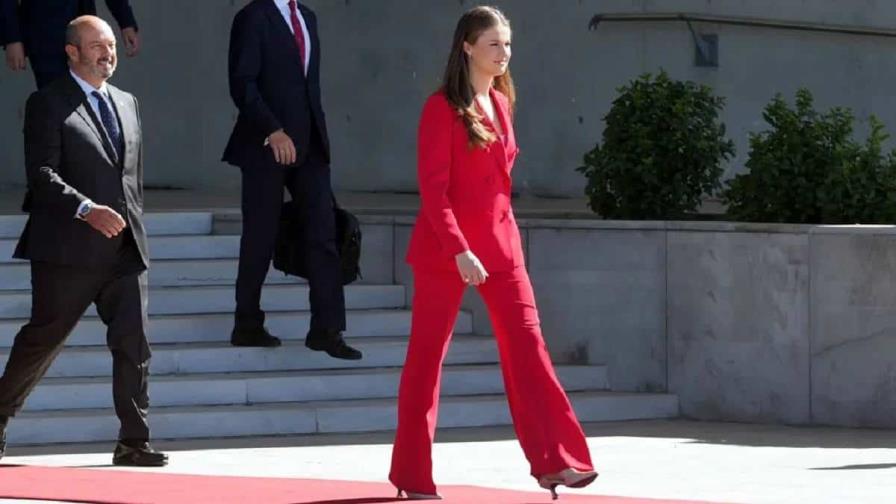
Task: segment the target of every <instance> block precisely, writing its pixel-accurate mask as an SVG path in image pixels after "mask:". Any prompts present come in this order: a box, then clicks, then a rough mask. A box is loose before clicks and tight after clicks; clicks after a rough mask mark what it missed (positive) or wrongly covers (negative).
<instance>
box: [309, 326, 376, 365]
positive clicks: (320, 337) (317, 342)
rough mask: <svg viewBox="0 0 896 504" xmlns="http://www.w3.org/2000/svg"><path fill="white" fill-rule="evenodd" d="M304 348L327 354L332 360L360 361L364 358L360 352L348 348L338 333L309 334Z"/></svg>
mask: <svg viewBox="0 0 896 504" xmlns="http://www.w3.org/2000/svg"><path fill="white" fill-rule="evenodd" d="M305 346H306V347H308V348H310V349H312V350H315V351H318V352H321V351H322V352H327V355H329V356H330V357H333V358H334V359H345V360H361V358H362V357H364V354H362V353H361V351H360V350H356V349H354V348H352V347H350V346H348V343H346V342H345V339H343V338H342V333H341V332H339V331H335V332H330V333H325V334H320V333H317V334H315V333H312V332H309V333H308V336H306V337H305Z"/></svg>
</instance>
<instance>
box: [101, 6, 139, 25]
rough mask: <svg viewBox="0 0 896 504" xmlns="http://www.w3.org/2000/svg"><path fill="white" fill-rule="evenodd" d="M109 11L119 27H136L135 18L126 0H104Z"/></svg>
mask: <svg viewBox="0 0 896 504" xmlns="http://www.w3.org/2000/svg"><path fill="white" fill-rule="evenodd" d="M106 6H107V7H109V12H111V13H112V16H113V17H115V21H117V22H118V27H119V28H133V29H135V30H136V29H137V20H136V19H135V18H134V10H133V9H131V4H130V3H129V2H128V0H106Z"/></svg>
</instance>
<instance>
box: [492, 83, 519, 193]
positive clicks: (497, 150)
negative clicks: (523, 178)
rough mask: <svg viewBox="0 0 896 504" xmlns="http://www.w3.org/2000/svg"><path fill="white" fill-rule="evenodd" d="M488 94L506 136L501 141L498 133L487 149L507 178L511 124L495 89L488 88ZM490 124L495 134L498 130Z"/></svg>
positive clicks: (511, 133) (511, 143)
mask: <svg viewBox="0 0 896 504" xmlns="http://www.w3.org/2000/svg"><path fill="white" fill-rule="evenodd" d="M488 94H489V97H490V98H491V100H492V106H493V107H494V108H495V119H497V120H498V121H499V122H500V123H501V129H502V130H503V131H504V134H505V135H506V136H507V143H504V142H502V141H501V137H500V135H498V141H496V142H492V144H491V146H490V147H489V149H491V151H492V155H493V156H494V157H495V160H496V161H497V163H498V166H499V167H500V168H501V173H503V174H504V175H506V176H507V177H508V178H509V177H510V168H511V167H510V161H509V159H510V157H509V155H508V150H509V149H510V147H511V145H513V144H515V141H514V138H513V125H512V124H511V122H510V117H509V111H507V110H506V109H505V108H504V102H503V101H502V100H501V99H500V98H498V96H497V93H496V91H495V90H494V89H490V90H489V93H488ZM486 120H488V121H489V122H491V121H490V120H489V119H488V117H486ZM491 126H492V130H493V131H494V132H495V134H497V133H498V130H497V129H496V128H495V127H494V124H492V125H491Z"/></svg>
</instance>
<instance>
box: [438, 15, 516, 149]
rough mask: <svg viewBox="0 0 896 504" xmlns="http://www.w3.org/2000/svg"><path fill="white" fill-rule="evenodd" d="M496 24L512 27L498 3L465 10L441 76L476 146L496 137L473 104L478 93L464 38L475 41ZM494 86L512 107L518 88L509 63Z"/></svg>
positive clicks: (443, 86)
mask: <svg viewBox="0 0 896 504" xmlns="http://www.w3.org/2000/svg"><path fill="white" fill-rule="evenodd" d="M496 26H506V27H507V28H508V29H510V21H508V20H507V18H506V17H505V16H504V13H502V12H501V11H500V10H498V9H497V8H496V7H487V6H480V7H473V8H472V9H470V10H468V11H467V12H466V13H464V15H463V16H461V18H460V21H458V22H457V29H455V31H454V42H453V43H452V45H451V54H450V55H449V57H448V65H447V66H446V67H445V76H444V77H443V78H442V91H443V92H444V93H445V97H446V98H447V99H448V103H450V104H451V105H452V106H453V107H454V109H455V110H457V113H458V115H460V116H461V117H462V118H463V120H464V125H465V126H466V127H467V133H468V135H469V136H470V144H471V145H475V146H477V147H485V146H487V145H488V144H490V143H492V142H494V141H495V140H496V139H497V137H496V136H495V133H494V132H492V131H491V130H489V129H488V128H487V127H486V126H485V124H483V122H482V120H483V117H482V114H480V113H479V111H478V110H476V106H475V104H474V99H475V95H476V93H475V91H474V90H473V83H472V81H471V80H470V77H471V75H470V61H469V56H468V55H467V53H466V51H464V42H467V43H469V44H475V43H476V41H477V40H478V39H479V37H480V35H482V33H483V32H485V31H487V30H490V29H492V28H494V27H496ZM492 87H493V88H495V89H496V90H498V91H500V92H501V93H502V94H504V95H505V96H506V97H507V99H508V100H509V101H510V108H511V110H512V109H513V105H514V103H515V102H516V90H515V88H514V86H513V77H511V75H510V68H509V67H508V69H507V71H506V72H504V75H501V76H498V77H495V80H494V82H493V83H492Z"/></svg>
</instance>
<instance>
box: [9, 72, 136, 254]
mask: <svg viewBox="0 0 896 504" xmlns="http://www.w3.org/2000/svg"><path fill="white" fill-rule="evenodd" d="M107 86H108V90H109V96H110V97H111V99H112V101H113V102H114V104H115V108H116V109H117V112H118V117H119V122H120V125H121V132H122V137H123V143H124V150H123V152H124V154H123V156H122V159H121V160H118V161H116V157H117V156H116V155H115V151H114V149H113V148H112V145H111V144H110V142H109V140H108V137H107V135H106V134H105V132H104V130H103V128H102V126H101V124H102V123H101V122H100V121H99V118H98V117H97V116H96V114H95V113H94V112H93V109H92V107H91V106H90V104H89V103H88V102H87V97H86V96H85V95H84V91H83V90H82V89H81V88H80V87H79V86H78V84H77V83H76V82H75V80H74V79H73V78H71V76H68V77H66V78H62V79H59V80H57V81H55V82H54V83H53V84H51V85H49V86H47V87H46V88H44V89H42V90H40V91H37V92H35V93H33V94H32V95H31V97H30V98H28V103H27V105H26V107H25V167H26V170H27V175H28V190H29V192H30V194H31V198H30V202H29V208H27V209H26V211H28V212H29V213H30V214H31V215H30V216H29V219H28V224H27V225H26V227H25V231H24V232H23V233H22V237H21V238H20V240H19V243H18V246H17V247H16V251H15V257H17V258H20V259H30V260H31V261H42V262H48V263H52V264H60V265H69V266H75V267H82V268H86V269H105V268H109V267H113V266H114V265H115V264H116V259H117V253H118V250H119V248H120V247H121V241H122V239H124V233H122V234H119V235H118V236H117V237H115V238H112V239H109V238H106V237H105V236H103V235H102V234H101V233H100V232H98V231H96V230H94V229H93V228H92V227H91V226H90V225H89V224H87V223H86V222H84V221H82V220H79V219H76V218H75V213H76V212H77V209H78V206H79V205H80V204H81V202H82V201H84V199H85V198H89V199H91V200H93V202H94V203H96V204H100V205H106V206H109V207H111V208H112V209H114V210H115V211H117V212H118V213H120V214H121V216H122V217H123V218H124V219H125V220H126V221H127V224H128V227H129V228H130V230H131V232H132V233H133V236H134V239H135V241H136V243H137V248H138V249H139V250H140V255H141V256H142V259H143V263H144V266H147V267H148V265H149V261H148V257H149V256H148V254H147V250H148V249H147V243H146V231H145V229H144V227H143V218H142V215H143V143H142V135H141V126H140V116H139V112H138V108H137V100H136V98H134V96H133V95H131V94H129V93H126V92H124V91H122V90H120V89H118V88H116V87H114V86H111V85H108V84H107Z"/></svg>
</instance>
